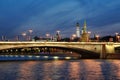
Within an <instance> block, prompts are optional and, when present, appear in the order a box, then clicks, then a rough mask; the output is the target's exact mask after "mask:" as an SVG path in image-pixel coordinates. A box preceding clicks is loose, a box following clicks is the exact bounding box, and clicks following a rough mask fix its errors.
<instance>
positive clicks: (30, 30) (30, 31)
mask: <svg viewBox="0 0 120 80" xmlns="http://www.w3.org/2000/svg"><path fill="white" fill-rule="evenodd" d="M28 32H29V33H30V36H29V40H31V38H32V32H33V30H32V29H29V30H28Z"/></svg>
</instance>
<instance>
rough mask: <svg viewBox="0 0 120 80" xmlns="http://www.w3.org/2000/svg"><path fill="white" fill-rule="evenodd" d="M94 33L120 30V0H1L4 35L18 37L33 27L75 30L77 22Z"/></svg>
mask: <svg viewBox="0 0 120 80" xmlns="http://www.w3.org/2000/svg"><path fill="white" fill-rule="evenodd" d="M84 20H86V22H87V30H88V31H91V32H92V34H93V33H95V34H99V35H100V36H103V35H114V34H115V32H120V0H0V36H1V35H6V36H7V37H14V36H16V35H21V33H22V32H26V31H28V30H29V29H33V34H34V35H37V36H44V35H45V34H46V33H50V34H52V35H53V34H55V33H56V31H57V30H60V31H61V35H62V36H63V37H65V36H68V37H69V36H70V35H71V34H73V33H75V24H76V23H77V22H79V23H80V27H83V23H84Z"/></svg>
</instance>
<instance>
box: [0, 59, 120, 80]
mask: <svg viewBox="0 0 120 80" xmlns="http://www.w3.org/2000/svg"><path fill="white" fill-rule="evenodd" d="M0 80H120V61H119V60H52V61H10V62H9V61H7V62H0Z"/></svg>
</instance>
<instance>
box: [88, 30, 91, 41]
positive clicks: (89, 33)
mask: <svg viewBox="0 0 120 80" xmlns="http://www.w3.org/2000/svg"><path fill="white" fill-rule="evenodd" d="M90 35H91V31H88V41H90Z"/></svg>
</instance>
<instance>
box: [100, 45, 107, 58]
mask: <svg viewBox="0 0 120 80" xmlns="http://www.w3.org/2000/svg"><path fill="white" fill-rule="evenodd" d="M105 58H106V46H105V44H102V45H101V52H100V59H105Z"/></svg>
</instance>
